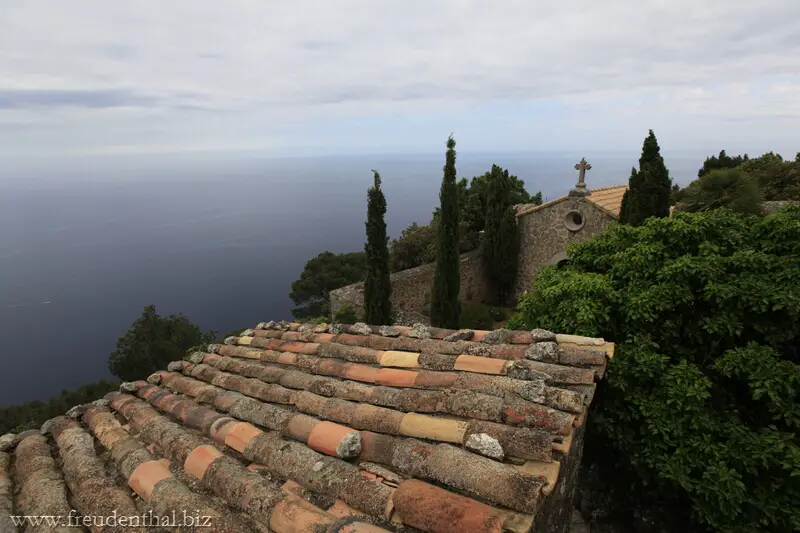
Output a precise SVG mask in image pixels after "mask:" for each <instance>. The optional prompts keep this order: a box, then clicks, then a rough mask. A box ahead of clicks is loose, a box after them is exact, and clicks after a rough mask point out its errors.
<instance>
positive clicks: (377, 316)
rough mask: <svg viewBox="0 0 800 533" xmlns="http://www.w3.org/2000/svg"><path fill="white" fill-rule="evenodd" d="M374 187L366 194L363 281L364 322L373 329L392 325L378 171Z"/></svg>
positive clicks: (387, 254)
mask: <svg viewBox="0 0 800 533" xmlns="http://www.w3.org/2000/svg"><path fill="white" fill-rule="evenodd" d="M372 172H373V174H374V180H375V181H374V184H373V186H372V187H370V188H369V190H368V191H367V222H366V224H365V225H366V227H367V242H366V244H365V245H364V255H366V257H367V277H366V279H365V280H364V319H365V320H366V321H367V323H368V324H374V325H376V326H380V325H389V324H391V322H392V316H391V313H392V312H391V304H390V301H389V299H390V297H391V295H392V284H391V282H390V280H389V237H388V236H387V235H386V220H384V217H385V215H386V197H385V196H384V195H383V191H382V190H381V175H380V174H379V173H378V171H377V170H373V171H372Z"/></svg>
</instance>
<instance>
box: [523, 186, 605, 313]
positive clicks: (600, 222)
mask: <svg viewBox="0 0 800 533" xmlns="http://www.w3.org/2000/svg"><path fill="white" fill-rule="evenodd" d="M571 211H578V212H579V213H580V214H581V215H582V218H583V225H582V226H581V227H580V229H576V227H575V226H574V225H573V230H574V231H573V230H570V229H568V227H567V224H566V223H565V218H566V217H567V215H568V214H569V213H570V212H571ZM613 220H615V218H614V217H613V216H612V215H610V214H608V213H607V212H606V211H603V210H602V209H601V208H599V207H598V206H597V205H595V204H594V203H592V202H590V201H588V200H586V199H584V198H582V197H569V196H568V197H566V198H565V199H564V200H561V201H559V202H556V203H552V204H550V205H547V206H545V207H543V208H542V209H538V210H536V211H533V212H532V213H528V214H526V215H523V216H521V217H519V230H520V239H521V240H520V250H519V267H518V270H517V283H516V287H515V291H514V296H515V298H519V297H520V296H521V295H522V293H523V292H525V291H526V290H528V289H530V287H531V283H533V279H534V277H535V276H536V272H538V271H539V269H540V268H541V267H543V266H547V265H551V264H557V263H558V261H560V260H562V259H565V258H566V248H567V245H568V244H570V243H573V242H579V241H583V240H586V239H587V238H589V237H592V236H594V235H597V234H598V233H600V232H602V231H603V230H605V229H606V227H607V226H608V224H609V223H611V222H612V221H613Z"/></svg>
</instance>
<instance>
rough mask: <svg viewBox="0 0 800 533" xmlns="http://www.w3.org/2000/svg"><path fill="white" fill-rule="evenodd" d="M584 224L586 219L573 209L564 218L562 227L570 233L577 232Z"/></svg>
mask: <svg viewBox="0 0 800 533" xmlns="http://www.w3.org/2000/svg"><path fill="white" fill-rule="evenodd" d="M584 224H586V219H585V218H584V216H583V213H581V212H580V211H578V210H577V209H573V210H572V211H570V212H569V213H567V214H566V215H565V216H564V225H565V226H566V227H567V229H568V230H570V231H578V230H579V229H581V228H582V227H583V226H584Z"/></svg>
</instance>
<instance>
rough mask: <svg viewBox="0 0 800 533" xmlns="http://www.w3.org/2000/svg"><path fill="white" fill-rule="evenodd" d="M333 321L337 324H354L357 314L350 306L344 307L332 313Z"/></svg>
mask: <svg viewBox="0 0 800 533" xmlns="http://www.w3.org/2000/svg"><path fill="white" fill-rule="evenodd" d="M333 321H334V322H338V323H339V324H355V323H356V322H358V313H356V310H355V308H354V307H353V306H352V305H345V306H343V307H342V308H341V309H339V310H338V311H336V313H334V315H333Z"/></svg>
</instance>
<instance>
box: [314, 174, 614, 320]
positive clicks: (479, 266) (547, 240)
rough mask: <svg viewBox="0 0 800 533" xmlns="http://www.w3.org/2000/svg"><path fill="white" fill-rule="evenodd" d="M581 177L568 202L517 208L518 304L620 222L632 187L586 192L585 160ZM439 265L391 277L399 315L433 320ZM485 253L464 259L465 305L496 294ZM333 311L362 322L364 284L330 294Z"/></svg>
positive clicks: (564, 198)
mask: <svg viewBox="0 0 800 533" xmlns="http://www.w3.org/2000/svg"><path fill="white" fill-rule="evenodd" d="M575 168H576V169H577V170H579V171H580V175H579V181H578V184H577V185H576V186H575V188H573V189H572V190H571V191H570V193H569V194H568V195H567V196H562V197H560V198H556V199H555V200H551V201H549V202H547V203H544V204H542V205H534V204H523V205H517V206H516V210H517V217H518V222H519V231H520V250H519V261H518V267H517V268H518V270H517V282H516V286H515V289H514V298H515V300H516V299H518V298H519V297H520V296H521V295H522V294H523V293H524V292H525V291H526V290H528V289H529V288H530V287H531V284H532V283H533V280H534V278H535V277H536V273H537V272H538V271H539V269H541V268H542V267H544V266H548V265H557V264H558V263H559V262H561V261H563V260H566V259H568V257H567V246H568V245H569V244H571V243H573V242H580V241H583V240H586V239H588V238H590V237H592V236H594V235H597V234H598V233H601V232H602V231H603V230H605V229H606V227H608V225H609V224H610V223H611V222H613V221H614V220H616V219H617V217H618V216H619V210H620V207H621V204H622V197H623V195H624V194H625V190H626V189H627V186H624V185H620V186H615V187H605V188H601V189H593V190H589V189H586V188H585V184H584V178H585V172H586V170H589V169H591V165H589V164H588V163H587V162H586V161H585V160H581V163H579V164H578V165H576V167H575ZM434 269H435V264H434V263H430V264H427V265H422V266H419V267H416V268H412V269H409V270H404V271H402V272H397V273H395V274H392V276H391V283H392V308H393V309H394V310H395V311H402V312H405V313H415V314H421V315H427V314H428V308H429V305H430V293H431V288H432V285H433V274H434ZM484 272H485V271H484V266H483V262H482V257H481V254H480V250H474V251H472V252H468V253H466V254H463V255H462V256H461V299H462V301H478V302H482V303H489V302H492V301H493V300H494V291H493V289H492V287H491V283H490V282H489V280H488V279H487V278H486V276H485V273H484ZM330 297H331V309H332V311H333V312H334V313H335V312H337V311H338V310H339V309H341V308H342V307H344V306H346V305H350V306H352V307H354V308H355V310H356V312H357V313H358V314H359V316H363V312H364V283H363V282H362V283H356V284H354V285H348V286H347V287H342V288H341V289H337V290H335V291H331V293H330Z"/></svg>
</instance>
